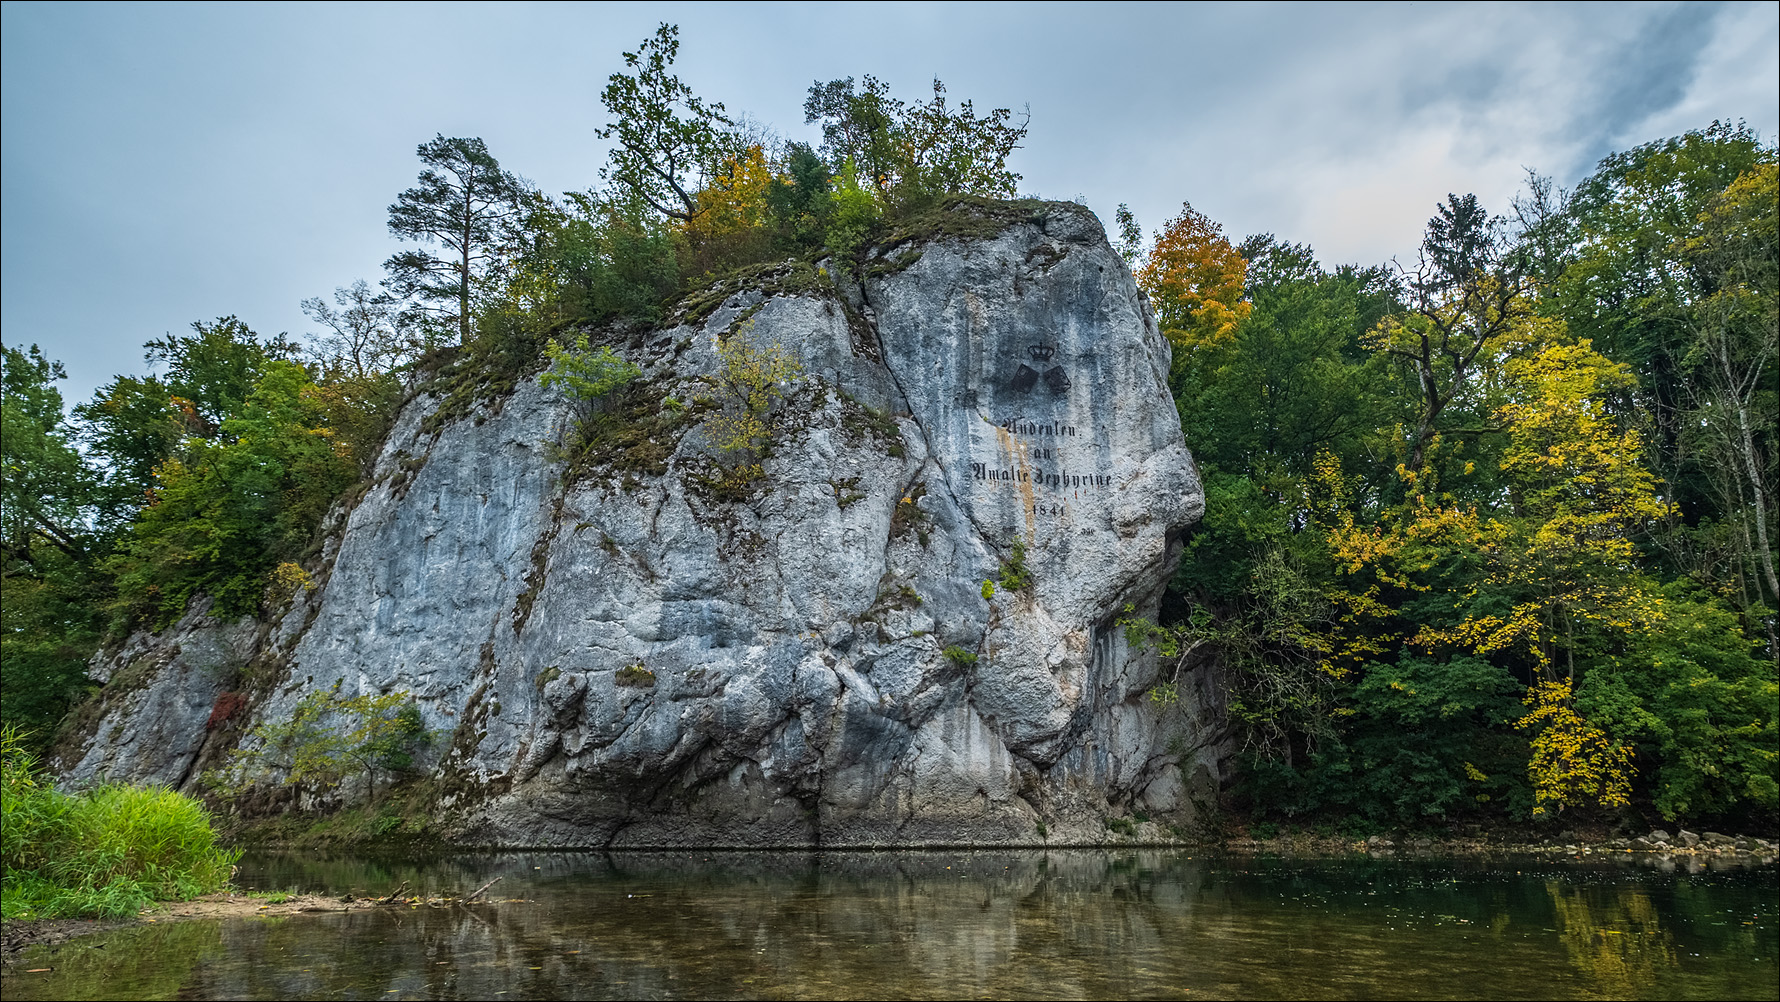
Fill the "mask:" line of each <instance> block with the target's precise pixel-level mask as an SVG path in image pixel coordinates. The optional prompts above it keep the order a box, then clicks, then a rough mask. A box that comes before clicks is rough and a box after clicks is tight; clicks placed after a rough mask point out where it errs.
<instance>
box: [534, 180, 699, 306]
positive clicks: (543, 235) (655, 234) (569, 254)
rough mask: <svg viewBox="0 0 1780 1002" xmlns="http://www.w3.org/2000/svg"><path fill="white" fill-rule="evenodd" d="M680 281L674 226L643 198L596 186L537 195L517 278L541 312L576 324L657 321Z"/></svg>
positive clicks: (677, 289) (678, 289) (676, 290)
mask: <svg viewBox="0 0 1780 1002" xmlns="http://www.w3.org/2000/svg"><path fill="white" fill-rule="evenodd" d="M680 284H681V283H680V271H679V262H678V259H677V256H676V248H675V237H674V233H673V232H672V231H671V230H670V229H669V228H668V227H666V226H664V225H662V223H661V221H660V220H659V219H658V218H657V217H656V216H654V215H653V214H651V213H650V212H648V211H647V210H646V208H645V206H644V205H643V203H640V202H638V201H637V200H635V199H629V200H625V199H613V198H609V197H606V196H603V195H600V194H598V193H595V192H570V193H569V194H567V195H565V196H563V199H562V201H561V202H558V201H555V200H552V199H548V198H544V197H542V196H539V197H537V198H534V199H533V200H532V202H531V206H530V214H529V216H528V217H527V220H526V225H525V242H524V246H523V249H522V250H521V253H520V254H519V257H518V260H517V262H516V265H515V267H514V269H513V275H512V285H513V286H514V287H515V290H516V291H517V292H519V293H521V294H522V295H523V296H524V298H525V299H526V301H527V304H528V308H529V309H530V310H532V311H533V312H536V313H539V314H541V315H544V316H548V317H552V318H554V319H555V320H557V321H558V322H561V323H566V324H576V325H589V324H605V323H610V322H612V321H622V320H630V321H644V322H653V321H655V320H656V319H658V318H659V317H660V315H661V308H662V305H663V304H664V303H665V302H667V301H669V300H670V299H672V298H673V297H674V295H675V294H677V293H678V292H679V291H680Z"/></svg>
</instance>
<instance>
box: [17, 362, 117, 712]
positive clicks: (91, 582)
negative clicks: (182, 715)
mask: <svg viewBox="0 0 1780 1002" xmlns="http://www.w3.org/2000/svg"><path fill="white" fill-rule="evenodd" d="M3 364H4V368H3V369H0V380H3V388H4V396H3V402H0V443H3V446H4V457H3V460H4V476H3V477H0V723H4V724H6V725H9V726H17V727H22V728H25V729H26V730H27V731H29V732H31V733H32V734H33V735H35V736H36V737H37V738H39V739H43V738H47V736H48V735H49V733H50V732H51V731H52V730H53V729H54V727H55V724H56V721H57V720H59V719H60V718H61V716H62V713H63V711H64V710H65V709H66V708H67V705H68V703H69V701H70V700H71V699H72V698H73V697H74V696H75V695H77V694H78V693H79V692H80V691H81V690H82V689H83V688H84V686H85V679H86V665H85V662H86V658H87V657H88V656H89V655H91V654H92V652H93V649H94V648H95V647H96V646H97V643H98V639H99V634H100V621H99V619H98V617H97V616H96V614H95V606H96V603H95V602H94V598H95V597H99V596H103V594H104V592H105V590H106V589H105V582H104V581H103V579H102V578H101V576H100V575H99V574H98V573H97V572H96V568H95V566H94V564H95V561H96V557H97V555H98V554H100V553H102V552H103V547H104V545H105V534H104V533H103V532H102V531H101V530H99V528H98V526H96V525H95V523H96V522H97V521H98V520H99V518H100V513H101V511H102V509H103V505H102V501H103V492H102V490H101V486H100V477H99V476H98V475H97V474H96V473H95V472H94V471H93V470H92V469H91V467H89V466H88V465H87V463H86V462H85V460H84V459H82V457H81V455H80V453H79V451H78V450H77V449H76V447H75V445H74V434H73V430H72V429H71V428H70V427H69V426H68V424H67V422H66V421H65V420H64V418H63V413H62V397H61V394H60V392H58V391H57V390H56V388H55V385H54V383H55V380H57V379H61V378H64V377H63V373H62V367H61V365H60V363H57V362H53V361H51V360H49V359H47V358H45V357H44V355H43V353H42V352H41V351H40V350H38V348H37V347H36V346H35V345H33V346H32V347H31V349H30V350H29V351H28V352H26V351H20V350H18V349H16V348H13V347H11V346H6V347H4V363H3Z"/></svg>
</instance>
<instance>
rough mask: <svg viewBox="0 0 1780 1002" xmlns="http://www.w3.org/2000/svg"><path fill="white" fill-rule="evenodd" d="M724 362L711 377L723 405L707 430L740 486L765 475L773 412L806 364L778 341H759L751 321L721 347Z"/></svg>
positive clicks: (731, 483) (729, 476)
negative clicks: (762, 342) (766, 342)
mask: <svg viewBox="0 0 1780 1002" xmlns="http://www.w3.org/2000/svg"><path fill="white" fill-rule="evenodd" d="M717 355H718V358H719V359H720V360H721V361H722V368H720V369H719V370H718V372H717V375H716V376H714V377H705V381H706V382H707V383H709V384H710V385H711V387H712V388H713V389H714V390H715V391H716V395H715V402H716V404H717V409H716V410H714V411H712V412H711V413H710V414H709V415H708V416H707V417H706V418H705V424H704V429H705V435H706V436H707V437H708V438H709V440H710V442H711V444H712V445H713V446H714V447H716V448H717V450H718V451H719V452H720V453H721V454H723V455H724V456H725V457H726V462H725V464H724V465H725V467H726V470H725V473H724V475H723V479H724V484H725V486H727V487H731V488H736V487H742V486H745V485H746V484H747V483H749V482H752V481H753V480H755V479H757V478H759V477H760V476H762V475H763V472H764V471H763V470H762V469H761V466H760V460H761V459H762V458H764V454H765V452H766V450H767V449H768V448H769V447H770V445H771V442H772V430H773V426H772V421H771V414H772V410H773V407H774V405H775V404H777V403H778V401H779V400H780V399H781V398H783V396H784V394H785V388H786V387H787V386H788V385H790V384H792V383H795V382H797V381H798V380H800V379H801V378H802V374H803V366H802V365H801V364H799V363H798V361H797V359H796V358H794V357H792V355H791V353H790V352H787V351H786V350H785V348H784V346H782V345H780V344H778V343H777V342H774V343H772V344H767V345H761V344H756V343H755V338H754V324H753V321H748V322H746V323H744V324H742V326H741V329H740V330H738V331H736V332H735V333H734V334H731V335H730V336H729V337H727V338H725V339H724V340H723V341H722V343H721V344H719V345H718V347H717Z"/></svg>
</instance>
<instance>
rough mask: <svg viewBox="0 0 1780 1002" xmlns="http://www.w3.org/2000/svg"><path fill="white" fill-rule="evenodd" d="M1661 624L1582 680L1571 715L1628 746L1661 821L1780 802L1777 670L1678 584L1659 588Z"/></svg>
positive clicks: (1725, 615)
mask: <svg viewBox="0 0 1780 1002" xmlns="http://www.w3.org/2000/svg"><path fill="white" fill-rule="evenodd" d="M1661 599H1662V603H1661V608H1662V620H1661V622H1659V623H1653V624H1651V627H1650V628H1648V629H1644V630H1639V631H1636V632H1634V633H1632V634H1630V635H1629V636H1628V637H1627V643H1626V644H1625V645H1624V646H1623V647H1622V648H1621V649H1619V650H1617V651H1614V652H1612V653H1608V654H1606V655H1604V656H1603V657H1602V658H1601V660H1600V661H1599V662H1597V663H1596V664H1595V665H1594V666H1593V670H1591V671H1590V672H1589V673H1588V675H1587V676H1586V677H1585V678H1584V680H1583V682H1582V685H1581V687H1580V688H1579V690H1578V692H1577V695H1576V705H1577V708H1578V709H1579V710H1580V711H1581V712H1582V713H1583V714H1584V715H1585V716H1587V717H1588V718H1589V719H1591V720H1593V721H1595V722H1596V723H1597V724H1598V725H1600V726H1603V727H1605V728H1607V729H1608V730H1609V731H1610V732H1611V733H1613V734H1614V735H1616V736H1618V737H1620V738H1622V739H1625V740H1629V741H1631V742H1634V743H1635V744H1636V745H1637V747H1638V749H1639V752H1640V755H1639V762H1640V764H1641V765H1642V769H1641V770H1640V771H1641V772H1643V773H1645V774H1646V775H1647V781H1648V782H1649V784H1650V789H1651V796H1652V800H1653V803H1654V806H1655V807H1656V809H1657V811H1658V812H1660V813H1661V814H1662V816H1663V817H1665V818H1668V819H1671V820H1673V819H1676V818H1683V817H1699V816H1708V817H1709V816H1715V815H1723V814H1726V813H1728V812H1730V811H1732V810H1734V809H1735V808H1736V807H1737V806H1738V805H1739V804H1748V805H1754V806H1756V807H1758V808H1761V809H1765V810H1768V811H1772V810H1774V808H1775V807H1776V806H1777V802H1780V788H1777V783H1776V780H1777V777H1780V767H1777V759H1780V736H1777V734H1776V729H1775V716H1776V714H1775V709H1776V704H1777V703H1780V684H1777V683H1776V680H1775V672H1774V665H1773V663H1772V662H1771V661H1768V660H1766V659H1764V658H1762V657H1761V656H1760V653H1759V652H1758V651H1757V649H1756V645H1754V644H1752V643H1750V641H1749V640H1748V639H1746V638H1745V637H1744V636H1743V634H1742V631H1741V630H1739V629H1738V623H1737V618H1736V616H1735V614H1734V613H1732V612H1731V611H1730V610H1729V609H1726V608H1725V607H1724V605H1723V604H1722V603H1721V602H1719V601H1717V600H1715V599H1713V598H1712V597H1711V596H1709V595H1705V594H1702V593H1701V592H1700V591H1699V590H1698V589H1697V588H1696V587H1693V586H1690V585H1688V584H1687V583H1684V582H1672V583H1670V584H1668V585H1666V586H1664V587H1663V589H1662V594H1661Z"/></svg>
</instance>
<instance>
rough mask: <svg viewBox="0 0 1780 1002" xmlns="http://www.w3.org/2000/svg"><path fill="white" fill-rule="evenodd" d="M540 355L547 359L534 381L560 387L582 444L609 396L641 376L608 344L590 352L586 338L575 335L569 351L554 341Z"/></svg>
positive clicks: (590, 435)
mask: <svg viewBox="0 0 1780 1002" xmlns="http://www.w3.org/2000/svg"><path fill="white" fill-rule="evenodd" d="M544 356H545V357H546V358H548V359H549V360H550V368H549V369H547V370H545V372H544V374H543V375H542V376H539V377H538V382H539V383H541V384H542V385H544V386H561V387H563V388H564V389H565V390H566V391H567V392H568V396H569V399H570V401H572V404H573V407H574V409H575V431H576V437H577V439H578V440H579V441H580V442H581V443H586V442H588V441H590V440H591V439H593V438H594V437H595V436H596V435H597V434H598V429H597V428H596V427H595V419H596V418H597V417H598V416H600V415H601V414H602V411H603V408H604V407H605V406H606V405H607V404H608V403H609V402H610V401H611V399H612V397H613V395H615V394H617V393H620V392H622V391H624V390H625V389H626V388H628V387H629V386H630V385H631V383H633V382H635V381H636V379H637V377H639V376H641V375H642V374H643V370H642V369H639V368H638V367H637V366H636V365H635V363H632V362H628V361H626V360H625V359H624V358H623V357H622V356H620V355H619V354H618V353H617V352H614V351H613V350H612V349H611V347H610V346H609V345H601V346H600V348H599V350H598V351H594V350H593V349H591V348H589V347H588V345H587V335H585V334H581V335H577V336H576V338H575V344H574V347H572V348H564V347H563V346H562V345H560V344H558V343H557V341H556V339H555V338H551V339H550V340H549V341H548V342H546V343H545V345H544Z"/></svg>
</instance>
